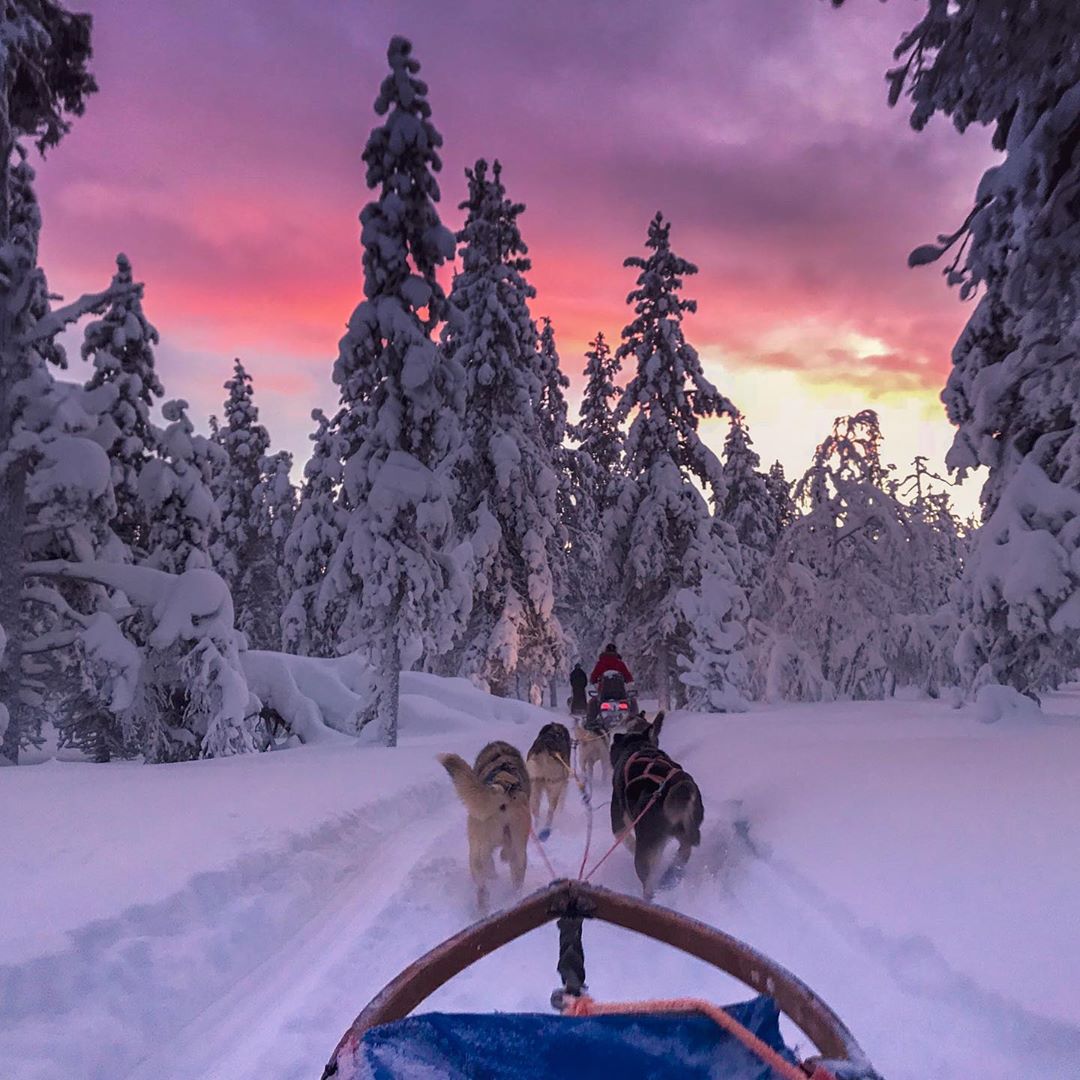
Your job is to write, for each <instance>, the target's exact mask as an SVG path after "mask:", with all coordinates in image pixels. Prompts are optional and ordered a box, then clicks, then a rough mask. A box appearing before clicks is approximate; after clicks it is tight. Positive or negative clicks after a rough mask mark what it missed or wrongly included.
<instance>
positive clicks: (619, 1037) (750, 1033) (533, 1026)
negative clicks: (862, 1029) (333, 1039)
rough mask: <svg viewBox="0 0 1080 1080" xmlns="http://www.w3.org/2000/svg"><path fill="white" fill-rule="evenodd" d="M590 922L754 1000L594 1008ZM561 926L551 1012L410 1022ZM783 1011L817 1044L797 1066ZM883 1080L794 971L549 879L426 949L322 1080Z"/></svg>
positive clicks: (647, 907)
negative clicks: (695, 966)
mask: <svg viewBox="0 0 1080 1080" xmlns="http://www.w3.org/2000/svg"><path fill="white" fill-rule="evenodd" d="M588 919H599V920H601V921H603V922H607V923H611V924H613V925H616V926H620V927H623V928H625V929H627V930H634V931H637V932H638V933H640V934H644V935H645V936H646V937H650V938H653V939H654V940H656V941H660V942H663V943H664V944H667V945H670V946H672V947H674V948H676V949H681V950H682V951H683V952H685V953H688V954H690V955H691V956H695V957H697V958H698V959H700V960H703V961H705V962H706V963H709V964H712V965H713V966H714V967H716V968H719V969H720V970H721V971H724V972H727V973H728V974H729V975H732V976H734V977H735V978H736V979H738V980H740V981H741V982H743V983H745V984H746V985H747V986H749V987H751V988H752V989H753V990H756V991H757V996H756V997H755V998H753V999H752V1000H749V1001H746V1002H743V1003H741V1004H738V1005H732V1006H727V1007H725V1008H723V1009H721V1008H718V1007H716V1006H713V1005H711V1004H709V1003H707V1002H701V1001H694V1000H690V999H676V1000H674V1001H646V1002H637V1003H629V1004H603V1003H597V1002H594V1001H593V1000H592V999H591V998H590V997H589V996H588V994H587V992H586V984H585V953H584V948H583V945H582V926H583V922H584V921H585V920H588ZM553 921H554V922H557V925H558V931H559V953H558V963H557V965H556V967H557V971H558V973H559V975H560V977H561V979H562V984H563V985H562V987H561V988H560V989H558V990H556V991H555V992H554V993H553V994H552V995H551V1002H552V1005H553V1006H554V1008H555V1010H556V1012H557V1013H558V1014H559V1015H556V1016H551V1015H547V1014H538V1013H537V1014H534V1013H492V1014H448V1013H421V1014H419V1015H415V1016H413V1015H410V1014H411V1013H412V1012H413V1010H414V1009H415V1008H416V1007H417V1006H419V1005H420V1004H421V1003H422V1002H423V1001H424V1000H425V999H426V998H427V997H428V996H429V995H430V994H432V993H433V992H434V991H435V990H437V989H438V988H439V987H440V986H442V985H443V984H444V983H445V982H447V981H448V980H449V979H451V978H452V977H453V976H455V975H457V974H458V973H459V972H461V971H463V970H464V969H465V968H467V967H469V966H470V965H471V964H473V963H475V962H476V961H477V960H479V959H481V958H482V957H484V956H486V955H488V954H489V953H491V952H493V951H495V950H496V949H498V948H500V947H502V946H503V945H506V944H507V943H509V942H511V941H513V940H514V939H515V938H518V937H520V936H521V935H523V934H526V933H528V932H529V931H531V930H534V929H536V928H537V927H539V926H542V925H544V924H545V923H549V922H553ZM781 1013H783V1015H785V1016H786V1017H787V1018H788V1019H789V1020H791V1021H792V1022H793V1023H794V1024H795V1025H796V1027H798V1028H799V1029H800V1030H801V1031H802V1032H803V1033H804V1034H805V1036H806V1037H807V1038H808V1039H809V1040H810V1041H812V1042H813V1044H814V1045H815V1046H816V1048H817V1051H818V1053H817V1055H815V1056H812V1057H810V1058H808V1059H806V1060H802V1061H799V1060H798V1059H797V1058H796V1056H795V1054H794V1053H793V1052H792V1050H791V1049H790V1048H789V1047H788V1046H787V1045H786V1044H785V1042H784V1039H783V1037H782V1035H781V1032H780V1023H779V1019H780V1014H781ZM429 1076H430V1077H436V1076H437V1077H442V1078H446V1080H465V1078H469V1080H475V1078H481V1077H483V1078H488V1077H490V1078H495V1077H499V1078H507V1080H554V1078H560V1080H562V1078H566V1077H574V1076H596V1077H600V1076H617V1077H619V1078H620V1080H639V1078H640V1080H644V1078H646V1077H648V1078H650V1080H667V1078H674V1077H680V1078H682V1080H686V1078H701V1080H704V1078H706V1077H708V1078H709V1080H881V1078H880V1077H879V1076H878V1075H877V1074H876V1073H875V1072H874V1070H873V1068H872V1067H871V1065H870V1063H869V1061H868V1059H867V1057H866V1055H865V1054H864V1053H863V1051H862V1050H861V1048H860V1047H859V1045H858V1043H857V1042H856V1041H855V1038H854V1036H852V1034H851V1032H849V1031H848V1029H847V1028H846V1027H845V1026H844V1024H843V1022H842V1021H841V1020H840V1018H839V1017H838V1016H837V1015H836V1014H835V1013H834V1012H833V1011H832V1010H831V1009H830V1008H829V1007H828V1005H826V1004H825V1002H824V1001H822V1000H821V998H819V997H818V996H817V994H815V993H814V992H813V990H811V989H810V988H809V987H808V986H807V985H806V984H805V983H803V982H802V981H800V980H799V979H798V978H796V977H795V976H794V975H792V974H791V973H790V972H788V971H786V970H785V969H784V968H783V967H781V966H780V965H779V964H777V963H775V962H774V961H772V960H770V959H769V958H768V957H766V956H764V955H763V954H761V953H759V952H757V950H755V949H753V948H751V947H750V946H749V945H746V944H744V943H743V942H741V941H739V940H737V939H736V938H733V937H731V936H729V935H728V934H725V933H723V932H721V931H719V930H716V929H714V928H713V927H711V926H708V925H706V924H705V923H702V922H698V921H697V920H695V919H691V918H689V917H687V916H685V915H681V914H679V913H677V912H674V911H670V910H668V909H666V908H662V907H658V906H656V905H654V904H651V903H647V902H645V901H642V900H638V899H636V898H633V897H630V896H625V895H623V894H621V893H615V892H611V891H609V890H607V889H603V888H598V887H596V886H593V885H589V884H587V883H586V882H583V881H567V880H564V881H556V882H553V883H552V884H551V885H549V886H548V887H547V888H545V889H541V890H539V891H538V892H535V893H533V894H532V895H531V896H529V897H527V898H525V899H524V900H522V901H521V902H520V903H518V904H517V905H515V906H514V907H512V908H509V909H507V910H505V911H502V912H499V913H498V914H496V915H493V916H491V917H489V918H486V919H483V920H481V921H480V922H477V923H475V924H473V925H472V926H469V927H467V928H466V929H464V930H462V931H461V932H460V933H458V934H456V935H455V936H454V937H452V938H450V939H449V940H448V941H444V942H443V943H442V944H441V945H438V946H436V947H435V948H434V949H432V950H431V951H430V952H429V953H427V954H426V955H425V956H422V957H421V958H420V959H419V960H417V961H415V962H414V963H413V964H411V965H410V966H409V967H407V968H406V969H405V970H404V971H402V972H401V973H400V974H399V975H398V976H397V977H396V978H395V979H393V980H392V981H391V982H389V983H388V984H387V985H386V986H385V987H384V988H383V989H382V990H381V991H380V992H379V993H378V994H377V995H376V996H375V997H374V998H373V999H372V1001H371V1002H370V1003H369V1004H368V1005H367V1007H366V1008H365V1009H364V1010H363V1012H361V1013H360V1015H359V1016H358V1017H357V1018H356V1020H355V1021H354V1022H353V1024H352V1026H351V1027H350V1028H349V1029H348V1031H346V1032H345V1034H344V1036H343V1037H342V1039H341V1041H340V1042H339V1043H338V1045H337V1048H336V1049H335V1050H334V1053H333V1055H332V1057H331V1058H330V1061H329V1063H328V1064H327V1066H326V1068H325V1070H324V1072H323V1080H331V1078H333V1080H405V1078H410V1077H429Z"/></svg>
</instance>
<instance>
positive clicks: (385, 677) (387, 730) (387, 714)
mask: <svg viewBox="0 0 1080 1080" xmlns="http://www.w3.org/2000/svg"><path fill="white" fill-rule="evenodd" d="M380 666H381V668H382V670H381V672H380V673H379V674H380V681H381V682H382V686H381V687H380V688H379V705H378V717H379V728H380V730H381V731H382V733H383V744H384V745H386V746H397V737H398V699H399V691H400V688H401V650H400V648H399V647H398V641H397V633H396V631H394V630H391V632H390V640H389V642H388V643H387V646H386V648H385V649H384V650H383V655H382V664H381V665H380Z"/></svg>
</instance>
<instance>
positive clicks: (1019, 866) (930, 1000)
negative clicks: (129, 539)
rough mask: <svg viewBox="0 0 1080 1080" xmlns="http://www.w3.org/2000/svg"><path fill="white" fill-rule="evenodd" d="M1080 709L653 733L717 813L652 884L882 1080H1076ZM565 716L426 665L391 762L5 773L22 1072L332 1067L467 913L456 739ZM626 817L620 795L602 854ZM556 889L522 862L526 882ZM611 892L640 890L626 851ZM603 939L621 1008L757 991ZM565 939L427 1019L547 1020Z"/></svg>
mask: <svg viewBox="0 0 1080 1080" xmlns="http://www.w3.org/2000/svg"><path fill="white" fill-rule="evenodd" d="M1078 716H1080V690H1074V691H1073V692H1071V693H1069V692H1064V693H1060V694H1056V695H1048V696H1047V698H1046V699H1045V701H1044V705H1043V716H1042V720H1041V722H1039V723H1037V724H1031V723H1026V724H993V725H987V724H984V723H979V721H978V718H977V716H976V712H975V710H974V709H973V708H965V709H952V708H950V707H949V706H948V705H946V704H944V703H940V702H933V701H911V700H905V701H896V700H894V701H889V702H879V703H850V702H849V703H827V704H811V705H799V706H790V705H788V706H768V707H765V706H757V707H754V708H752V709H751V711H750V712H748V713H743V714H738V715H714V716H701V715H693V714H689V713H675V714H673V715H671V716H670V717H669V719H668V721H667V724H666V725H665V731H664V734H663V738H662V744H663V745H664V746H665V747H666V748H667V749H668V750H669V752H670V753H671V754H672V755H673V756H674V757H676V759H678V760H679V761H680V762H681V763H682V764H683V766H684V767H685V768H687V769H688V770H689V771H690V772H692V773H693V775H694V776H695V778H696V779H697V781H698V783H699V785H700V786H701V788H702V792H703V796H704V802H705V807H706V817H705V824H704V829H703V840H702V845H701V847H700V848H699V849H698V850H697V851H695V853H694V855H693V857H692V858H691V861H690V865H689V868H688V871H687V875H686V878H685V879H684V881H683V882H682V883H681V884H680V885H678V886H677V887H676V888H675V889H674V890H672V891H670V892H667V893H662V894H660V896H659V897H658V899H659V900H660V901H661V902H663V903H665V904H667V905H669V906H671V907H674V908H677V909H678V910H680V911H685V912H687V913H689V914H691V915H694V916H697V917H699V918H702V919H705V920H706V921H707V922H709V923H711V924H713V925H715V926H718V927H720V928H722V929H724V930H726V931H728V932H730V933H733V934H735V935H737V936H738V937H741V938H743V939H744V940H746V941H748V942H750V943H751V944H753V945H755V946H756V947H758V948H759V949H761V950H763V951H764V952H766V953H768V954H769V955H771V956H772V957H774V958H775V959H776V960H778V961H779V962H781V963H782V964H784V965H786V966H787V967H789V968H790V969H791V970H792V971H794V972H795V973H796V974H798V975H799V976H800V977H801V978H802V979H804V980H805V981H806V982H808V983H809V984H810V985H811V986H812V987H814V989H815V990H817V991H818V992H819V993H820V994H821V995H822V996H823V997H824V999H825V1000H826V1001H827V1002H828V1003H829V1004H830V1005H831V1006H832V1007H833V1008H834V1009H836V1011H837V1012H838V1013H839V1014H840V1015H841V1016H842V1017H843V1019H844V1020H845V1022H846V1023H847V1024H848V1025H849V1027H850V1028H851V1029H852V1031H853V1032H854V1033H855V1035H856V1037H857V1038H858V1039H859V1041H860V1042H861V1043H862V1045H863V1047H864V1048H865V1050H866V1051H867V1053H868V1054H869V1056H870V1058H871V1060H872V1061H873V1062H874V1064H875V1065H876V1067H877V1068H878V1069H879V1071H881V1073H882V1074H883V1075H884V1076H885V1077H887V1078H888V1080H926V1078H927V1077H933V1078H935V1080H970V1078H972V1077H975V1076H978V1077H979V1078H980V1080H1017V1078H1019V1077H1035V1076H1038V1077H1039V1078H1040V1080H1049V1078H1054V1080H1058V1078H1060V1080H1066V1078H1075V1077H1076V1076H1077V1075H1078V1074H1080V1068H1078V1065H1080V979H1077V977H1076V972H1077V971H1078V970H1080V923H1078V922H1077V918H1076V898H1077V896H1080V859H1077V857H1076V847H1075V843H1073V840H1072V838H1073V837H1075V819H1076V811H1077V787H1076V776H1077V773H1078V769H1080V720H1078ZM550 719H552V714H551V713H550V712H547V711H545V710H542V709H539V708H535V707H533V706H530V705H526V704H523V703H521V702H512V701H503V700H499V699H495V698H491V697H488V696H487V695H484V694H482V693H481V692H480V691H478V690H476V689H475V688H473V687H472V686H471V685H470V684H469V683H467V682H465V681H464V680H445V679H437V678H435V677H434V676H427V675H417V674H410V673H406V674H405V675H404V676H403V679H402V711H401V732H400V739H401V744H400V745H399V746H398V747H397V748H396V749H393V750H386V749H384V748H381V747H377V746H372V745H361V742H360V741H358V740H356V739H350V738H347V737H344V736H338V737H336V738H334V739H333V740H331V741H326V742H321V743H318V744H316V745H309V746H304V747H300V748H297V749H293V750H288V751H284V752H274V753H267V754H258V755H255V754H250V755H240V756H237V757H230V758H220V759H214V760H204V761H196V762H188V763H183V764H175V765H157V766H144V765H138V764H131V763H123V764H113V765H93V764H83V763H77V762H70V761H55V760H54V761H47V762H45V763H43V764H41V765H36V766H26V767H22V768H17V769H16V768H11V769H4V770H0V820H3V821H4V822H5V825H6V827H5V829H4V830H3V831H2V832H0V866H2V867H3V873H2V875H0V912H2V913H3V917H2V919H0V1062H2V1063H3V1065H2V1068H0V1072H2V1074H3V1076H4V1077H6V1078H11V1080H46V1078H48V1080H60V1078H65V1080H66V1078H71V1077H79V1078H85V1080H91V1078H103V1080H104V1078H106V1077H108V1078H110V1080H115V1078H121V1077H131V1078H133V1080H134V1078H142V1080H151V1078H152V1080H161V1078H165V1077H167V1078H170V1080H187V1078H190V1080H195V1078H199V1080H202V1078H206V1077H218V1076H221V1077H225V1076H227V1077H230V1080H244V1078H251V1080H255V1078H264V1077H275V1078H293V1077H296V1078H300V1077H304V1078H308V1077H312V1076H317V1075H319V1072H320V1071H321V1068H322V1065H323V1063H324V1062H325V1060H326V1058H327V1057H328V1056H329V1054H330V1052H331V1051H332V1050H333V1047H334V1045H335V1043H336V1042H337V1040H338V1038H339V1037H340V1035H341V1034H342V1032H343V1031H344V1030H345V1028H346V1027H347V1026H348V1025H349V1023H350V1022H351V1021H352V1019H353V1017H354V1016H355V1014H356V1013H357V1012H359V1010H360V1009H361V1007H362V1006H363V1005H364V1004H365V1003H366V1002H367V1001H368V999H369V998H370V997H371V996H372V995H373V994H374V993H375V992H376V991H377V990H378V989H379V988H380V987H381V986H382V985H383V984H384V983H385V982H386V981H387V980H388V979H389V978H391V977H392V976H393V975H395V974H396V973H397V972H398V971H399V970H401V969H402V968H403V967H404V966H406V965H407V964H408V963H409V962H411V961H412V960H413V959H414V958H416V957H417V956H419V955H420V954H421V953H423V952H424V951H425V950H427V949H428V948H430V947H431V946H433V945H435V944H436V943H438V942H439V941H441V940H443V939H444V938H446V937H448V936H449V935H451V934H452V933H454V932H456V931H457V930H459V929H460V928H461V927H463V926H464V925H466V924H467V923H468V922H469V921H471V920H472V918H473V917H474V915H475V911H474V907H473V904H474V893H473V888H472V884H471V882H470V880H469V877H468V870H467V862H466V845H465V816H464V810H463V808H462V807H461V806H460V804H459V803H458V802H457V800H456V798H455V796H454V794H453V791H452V789H451V787H450V783H449V781H448V779H447V777H446V775H445V773H444V772H443V771H442V769H441V768H440V767H439V765H438V763H437V762H436V760H435V754H436V753H437V752H438V751H455V752H459V753H461V754H463V755H464V756H466V757H471V755H473V754H475V752H476V751H477V750H478V749H479V748H480V746H481V745H483V743H485V742H486V741H488V740H489V739H491V738H497V737H498V738H507V739H509V740H510V741H511V742H513V743H515V744H516V745H517V746H518V747H520V748H521V749H522V751H523V752H524V751H525V750H526V749H527V748H528V746H529V744H530V743H531V742H532V739H533V737H534V736H535V733H536V731H537V729H538V728H539V726H540V725H541V724H542V723H544V722H547V721H548V720H550ZM600 798H601V799H602V798H603V796H600ZM585 823H586V819H585V810H584V807H583V806H582V804H581V803H580V800H579V799H578V798H577V797H576V795H575V794H574V793H573V791H571V793H570V794H569V795H568V801H567V803H566V804H565V806H564V808H563V810H562V811H560V816H559V817H558V818H557V819H556V825H555V831H554V834H553V835H552V837H551V839H550V840H549V841H548V843H547V845H546V848H547V851H548V855H549V857H550V859H551V860H552V862H553V864H554V867H555V870H556V872H558V873H559V874H561V875H569V876H574V875H576V873H577V868H578V865H579V863H580V861H581V856H582V851H583V845H584V837H585ZM606 823H607V808H606V807H602V808H600V809H598V810H597V811H596V818H595V826H596V828H595V831H594V836H593V842H592V849H591V855H590V859H589V863H590V865H591V864H592V863H593V862H595V860H596V859H597V858H599V856H600V855H602V854H603V853H604V852H605V851H606V850H607V848H608V846H609V844H610V832H609V829H608V827H607V824H606ZM548 877H549V875H548V873H547V871H546V869H545V867H544V863H543V860H542V859H541V858H540V857H539V856H538V854H537V852H536V850H535V848H531V849H530V861H529V870H528V875H527V878H526V887H527V888H528V889H530V890H531V889H533V888H539V887H541V886H543V885H544V884H546V882H547V880H548ZM595 880H596V881H598V882H599V883H600V884H603V885H606V886H609V887H612V888H616V889H622V890H626V891H628V892H636V889H637V882H636V878H635V877H634V874H633V868H632V865H631V859H630V856H629V855H628V854H627V853H626V852H625V851H617V852H615V853H614V854H613V855H612V857H611V858H610V859H608V861H607V862H606V863H605V864H604V865H603V866H602V867H601V868H600V870H599V871H598V873H597V875H596V878H595ZM501 890H502V891H501V892H500V891H497V892H496V902H497V903H508V902H509V901H510V900H511V895H510V891H509V886H508V885H506V884H505V882H503V883H502V884H501ZM585 949H586V960H587V967H588V974H589V985H590V988H591V991H592V993H593V994H594V995H595V996H596V997H597V998H598V999H600V1000H605V999H627V998H630V999H632V998H635V997H652V996H664V995H676V994H683V993H686V994H693V995H701V996H705V997H709V998H712V999H714V1000H719V1001H733V1000H739V999H740V998H743V997H747V996H750V992H749V991H747V990H745V988H742V987H739V986H738V985H737V984H735V983H733V982H732V981H730V980H728V979H727V978H726V977H723V976H720V975H719V974H717V973H714V972H712V971H711V970H710V969H708V968H707V967H706V966H705V965H703V964H701V963H700V962H698V961H696V960H691V959H689V958H687V957H684V956H683V955H682V954H680V953H677V952H675V951H674V950H671V949H669V948H667V947H665V946H662V945H659V944H657V943H652V942H649V941H647V940H646V939H643V938H639V937H637V936H635V935H631V934H627V933H626V932H624V931H620V930H617V929H614V928H607V927H602V926H593V925H588V924H587V925H586V930H585ZM556 952H557V940H556V932H555V930H554V928H553V927H547V928H544V929H541V930H539V931H536V932H534V933H533V934H530V935H528V936H527V937H526V938H524V939H522V940H521V941H519V942H516V943H514V944H512V945H510V946H508V947H506V948H504V949H502V950H500V951H499V952H497V953H496V954H494V955H493V956H491V957H489V958H487V959H485V960H483V961H481V962H480V964H478V965H477V966H475V967H474V968H472V969H470V970H469V971H468V972H466V973H464V974H463V975H461V976H459V977H458V978H456V979H455V980H453V981H452V982H451V983H450V984H449V985H448V986H447V987H445V988H444V989H443V990H441V991H440V992H438V993H437V994H436V995H435V997H433V998H432V999H431V1000H430V1003H429V1004H430V1007H432V1008H441V1009H463V1010H477V1011H490V1010H493V1009H513V1010H517V1009H520V1010H530V1011H546V1010H547V1009H548V1005H547V999H548V995H549V993H550V991H551V990H552V988H553V987H554V985H555V981H556V976H555V970H554V968H555V961H556ZM425 1007H426V1006H425ZM788 1034H789V1041H791V1040H793V1039H794V1040H796V1041H798V1042H800V1049H801V1050H803V1051H806V1052H808V1051H809V1046H808V1044H807V1042H806V1040H805V1038H804V1037H802V1036H800V1035H799V1034H798V1033H797V1032H795V1031H794V1029H792V1030H791V1031H790V1032H789V1033H788Z"/></svg>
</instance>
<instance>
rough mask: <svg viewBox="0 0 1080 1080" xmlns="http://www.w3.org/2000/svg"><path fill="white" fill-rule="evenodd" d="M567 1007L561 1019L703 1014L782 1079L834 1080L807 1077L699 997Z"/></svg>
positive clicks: (823, 1074) (584, 999) (822, 1073)
mask: <svg viewBox="0 0 1080 1080" xmlns="http://www.w3.org/2000/svg"><path fill="white" fill-rule="evenodd" d="M565 1000H566V1006H565V1007H564V1008H563V1010H562V1013H563V1016H614V1015H617V1014H620V1013H623V1014H625V1013H693V1012H697V1013H703V1014H704V1015H705V1016H707V1017H708V1018H709V1019H710V1020H712V1021H713V1023H715V1024H717V1025H718V1026H720V1027H722V1028H723V1029H724V1030H725V1031H726V1032H727V1033H728V1034H729V1035H733V1036H734V1037H735V1038H736V1039H738V1040H739V1042H741V1043H742V1044H743V1046H745V1047H746V1048H747V1050H749V1051H751V1053H753V1054H756V1055H757V1056H758V1057H759V1058H760V1059H761V1060H762V1061H763V1062H765V1064H766V1065H768V1066H769V1068H770V1069H772V1070H773V1071H774V1072H776V1073H777V1074H778V1075H779V1076H782V1077H784V1080H807V1078H808V1076H809V1080H836V1077H835V1076H833V1074H832V1073H831V1072H829V1070H828V1069H826V1068H825V1067H824V1066H822V1065H816V1066H814V1071H813V1072H811V1073H809V1074H807V1073H806V1072H805V1071H804V1070H803V1069H801V1068H800V1067H799V1066H798V1065H792V1064H791V1062H790V1061H786V1060H785V1059H784V1058H782V1057H781V1056H780V1055H779V1054H778V1053H777V1052H776V1051H775V1050H774V1049H773V1048H772V1047H771V1046H769V1044H768V1043H765V1042H762V1040H761V1039H759V1038H758V1037H757V1036H756V1035H755V1034H754V1033H753V1032H752V1031H748V1030H747V1029H746V1028H745V1027H743V1025H742V1024H740V1023H739V1021H738V1020H736V1019H735V1018H734V1017H733V1016H732V1015H731V1014H730V1013H727V1012H725V1011H724V1010H723V1009H721V1008H720V1007H719V1006H718V1005H713V1004H712V1002H710V1001H702V1000H700V999H698V998H671V999H669V1000H663V1001H619V1002H605V1003H604V1004H601V1003H599V1002H596V1001H593V999H592V998H591V997H589V996H588V995H587V994H582V995H581V996H580V997H574V996H572V995H568V996H567V998H566V999H565Z"/></svg>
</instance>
